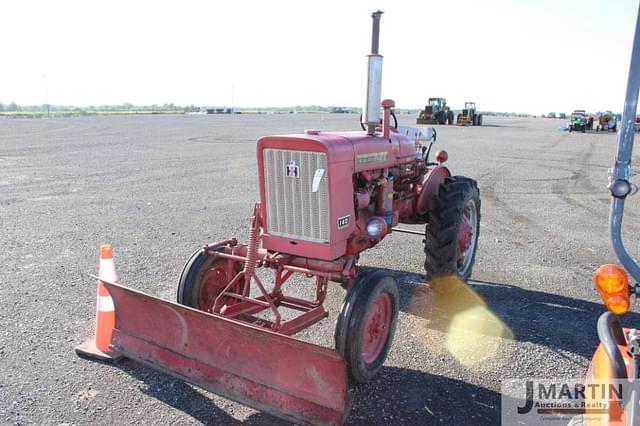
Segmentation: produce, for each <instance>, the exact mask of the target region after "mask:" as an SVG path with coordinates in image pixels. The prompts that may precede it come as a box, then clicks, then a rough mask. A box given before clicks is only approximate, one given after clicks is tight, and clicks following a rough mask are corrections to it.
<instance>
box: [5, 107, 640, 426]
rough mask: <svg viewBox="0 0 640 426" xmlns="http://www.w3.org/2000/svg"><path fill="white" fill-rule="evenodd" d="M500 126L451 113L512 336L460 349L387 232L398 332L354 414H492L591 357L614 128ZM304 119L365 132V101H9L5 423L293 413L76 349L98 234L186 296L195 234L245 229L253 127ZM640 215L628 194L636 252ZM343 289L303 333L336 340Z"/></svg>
mask: <svg viewBox="0 0 640 426" xmlns="http://www.w3.org/2000/svg"><path fill="white" fill-rule="evenodd" d="M413 120H414V118H413V117H409V116H404V117H400V121H401V124H406V125H412V123H413V122H414V121H413ZM485 124H486V125H485V126H483V127H481V128H471V127H466V128H463V127H453V126H452V127H444V126H440V127H439V128H438V147H439V148H445V149H447V150H448V152H449V158H450V160H449V163H448V164H449V166H450V167H451V169H452V170H453V172H454V174H462V175H467V176H470V177H474V178H476V179H477V180H478V182H479V186H480V190H481V197H482V215H483V217H482V228H481V229H482V230H481V237H480V246H479V251H478V256H477V258H476V266H475V269H474V273H473V281H472V282H471V284H472V287H473V289H474V290H475V291H476V292H477V293H478V294H479V295H480V296H481V297H482V298H483V299H484V300H485V302H486V303H487V305H488V307H489V308H490V309H491V310H492V311H493V312H494V313H495V315H497V317H499V318H500V319H501V320H502V321H503V322H504V323H505V324H506V325H507V326H508V327H509V328H510V330H511V332H512V334H513V337H512V338H508V337H505V338H495V337H491V336H479V337H478V336H476V338H473V337H471V338H469V339H468V341H466V343H465V347H464V349H466V350H467V351H470V352H471V353H473V354H476V355H477V354H480V355H483V357H482V360H481V361H479V362H470V361H469V360H468V359H467V358H460V357H459V356H458V357H456V356H455V354H452V353H450V351H447V350H444V349H443V348H445V347H448V346H447V342H448V340H447V339H449V337H450V336H449V335H448V329H447V327H446V326H443V325H446V324H447V322H446V321H438V318H437V316H438V315H440V314H439V313H437V312H427V311H425V310H423V309H422V310H421V309H415V307H416V306H419V305H420V303H421V301H424V300H425V299H428V298H429V297H430V296H429V293H428V292H427V291H424V288H423V287H422V286H421V285H420V283H421V282H422V281H423V279H422V263H423V260H424V259H423V252H422V244H421V241H420V237H416V236H411V235H402V234H397V235H392V236H390V237H389V238H388V239H387V240H386V241H385V242H384V243H383V244H381V245H380V246H378V247H376V248H375V249H373V250H371V251H370V252H367V253H365V254H364V256H363V257H362V261H361V263H362V264H363V265H367V266H371V267H375V268H382V269H387V270H389V271H390V272H391V273H393V274H394V275H395V276H396V277H397V278H398V280H399V281H400V288H401V295H402V313H401V317H400V323H399V327H398V332H397V333H396V338H395V341H394V346H393V348H392V351H391V353H390V356H389V358H388V360H387V364H386V366H385V367H384V369H383V370H382V373H381V374H380V375H379V376H378V377H377V378H376V379H375V380H374V381H373V382H372V383H370V384H368V385H366V386H361V387H357V388H355V389H354V390H353V408H352V411H351V415H350V417H349V419H348V421H347V423H348V424H353V425H360V424H367V425H371V424H457V425H460V424H496V423H499V421H500V381H501V380H502V379H505V378H520V377H580V376H582V375H583V374H584V371H585V369H586V366H587V363H588V359H589V357H590V354H591V352H592V351H593V349H594V348H595V345H596V343H597V337H596V332H595V324H596V320H597V317H598V315H599V313H601V312H602V311H603V306H602V304H601V303H600V301H599V299H598V297H597V294H596V291H595V290H594V289H593V285H592V281H591V276H592V273H593V271H594V270H595V268H596V267H597V266H598V265H600V264H602V263H605V262H611V261H614V260H615V257H614V255H613V252H612V250H611V248H610V243H609V238H608V232H607V216H608V202H609V197H608V193H607V190H606V183H607V168H608V167H611V164H612V158H613V154H614V150H615V142H616V137H615V135H614V134H595V133H594V134H575V133H571V134H569V133H566V132H560V131H558V126H559V125H560V124H562V123H561V122H560V121H559V120H543V119H515V118H514V119H505V118H501V119H498V118H493V119H492V118H490V117H485ZM307 128H319V129H326V130H347V129H352V130H355V129H356V128H357V117H356V116H355V115H349V114H346V115H342V114H336V115H328V114H326V115H320V114H317V115H311V114H310V115H235V116H187V115H185V116H130V117H129V116H127V117H125V116H121V117H86V118H85V117H82V118H65V119H50V120H39V119H33V120H28V119H27V120H20V119H0V226H1V228H0V229H1V230H2V234H1V237H0V248H1V249H0V264H1V265H2V268H1V269H0V321H1V324H2V327H0V424H5V423H6V424H52V425H55V424H61V423H65V424H81V425H86V424H140V423H144V424H181V425H182V424H199V423H205V424H239V423H243V424H245V423H246V424H249V425H258V424H259V425H267V424H268V425H271V424H281V423H282V422H280V421H279V420H277V419H275V418H273V417H271V416H268V415H265V414H262V413H259V412H256V411H254V410H251V409H248V408H246V407H244V406H241V405H239V404H236V403H233V402H230V401H228V400H225V399H223V398H220V397H217V396H214V395H211V394H209V393H208V392H205V391H203V390H201V389H199V388H195V387H192V386H190V385H187V384H185V383H183V382H180V381H177V380H174V379H172V378H170V377H167V376H165V375H163V374H160V373H156V372H155V371H153V370H150V369H148V368H146V367H143V366H141V365H139V364H137V363H135V362H133V361H124V362H122V363H120V364H118V365H116V366H113V365H109V364H104V363H99V362H91V361H87V360H84V359H81V358H78V357H77V356H76V355H75V353H74V347H75V346H76V345H77V344H79V343H81V342H82V341H83V340H85V339H86V338H87V337H89V336H91V335H92V333H93V328H94V315H95V283H94V282H93V280H92V279H90V278H89V277H87V275H86V274H87V273H95V272H96V269H97V258H98V248H99V245H100V244H101V243H104V242H110V243H112V244H113V245H114V251H115V261H116V267H117V268H118V271H119V273H120V277H121V280H122V282H123V284H125V285H129V286H132V287H135V288H138V289H141V290H143V291H147V292H149V293H151V294H154V295H157V296H161V297H164V298H169V299H173V298H174V297H175V289H176V281H177V278H178V275H179V273H180V269H181V267H182V265H183V263H184V261H185V260H186V259H187V258H188V256H189V255H190V254H191V253H192V252H193V251H194V250H195V249H196V248H197V247H199V246H201V245H202V244H203V243H206V242H211V241H214V240H221V239H223V238H226V237H228V236H232V235H237V236H238V237H239V238H240V239H242V240H246V233H247V228H248V225H249V222H248V218H249V216H250V213H251V210H252V206H253V203H254V202H255V201H256V200H257V199H258V185H257V178H256V160H255V145H254V144H255V141H256V140H257V138H258V137H260V136H262V135H266V134H281V133H294V132H300V131H302V130H304V129H307ZM638 214H639V209H638V207H637V203H635V200H634V199H631V201H630V202H629V205H628V208H627V216H626V224H627V226H626V228H627V230H628V231H629V232H628V238H627V240H628V241H629V242H630V249H631V251H632V252H635V253H640V245H639V244H638V240H637V239H634V238H630V237H629V236H631V235H638V232H639V231H640V227H639V226H638V225H637V223H633V222H635V221H636V219H637V218H638ZM342 296H343V292H342V290H341V289H340V288H337V286H335V287H332V288H331V289H330V294H329V296H328V298H327V303H326V305H327V308H328V309H329V310H330V313H331V315H330V317H329V319H327V320H325V321H323V322H322V323H320V324H319V325H317V326H315V327H314V328H313V329H311V330H308V331H305V332H304V333H302V334H301V337H302V338H304V339H306V340H310V341H313V342H316V343H320V344H324V345H328V346H330V345H331V344H332V341H333V326H334V321H335V317H336V315H335V314H336V313H337V311H338V310H339V307H340V303H341V301H342ZM627 317H628V318H627V322H633V321H635V322H636V323H637V321H638V315H637V314H629V315H628V316H627ZM158 326H160V327H161V326H162V325H161V324H159V325H158ZM489 334H490V333H489ZM489 350H491V351H490V352H491V353H486V352H488V351H489ZM487 355H490V356H487Z"/></svg>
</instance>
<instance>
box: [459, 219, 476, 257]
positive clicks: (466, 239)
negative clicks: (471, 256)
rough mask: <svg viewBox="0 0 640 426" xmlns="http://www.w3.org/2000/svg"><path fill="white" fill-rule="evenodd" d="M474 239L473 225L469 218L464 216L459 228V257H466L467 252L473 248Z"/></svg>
mask: <svg viewBox="0 0 640 426" xmlns="http://www.w3.org/2000/svg"><path fill="white" fill-rule="evenodd" d="M472 238H473V226H472V225H471V221H470V220H469V218H468V217H467V216H466V215H464V214H463V215H462V217H461V218H460V226H459V227H458V256H464V255H465V254H467V251H468V250H469V247H470V246H471V240H472Z"/></svg>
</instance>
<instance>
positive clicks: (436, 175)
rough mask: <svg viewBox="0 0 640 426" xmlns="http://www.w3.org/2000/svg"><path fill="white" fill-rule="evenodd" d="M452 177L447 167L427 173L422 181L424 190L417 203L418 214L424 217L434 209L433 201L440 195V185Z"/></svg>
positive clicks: (437, 168) (436, 167)
mask: <svg viewBox="0 0 640 426" xmlns="http://www.w3.org/2000/svg"><path fill="white" fill-rule="evenodd" d="M450 176H451V172H450V171H449V169H448V168H446V167H445V166H435V167H434V168H433V169H431V170H430V171H429V173H427V175H426V176H425V177H424V180H423V181H422V190H421V191H420V194H418V200H417V201H416V213H417V214H418V215H420V216H424V215H425V214H427V212H429V210H430V209H431V208H432V207H433V206H432V204H433V199H434V198H435V196H436V195H438V190H439V189H440V184H442V183H444V181H445V179H446V178H448V177H450Z"/></svg>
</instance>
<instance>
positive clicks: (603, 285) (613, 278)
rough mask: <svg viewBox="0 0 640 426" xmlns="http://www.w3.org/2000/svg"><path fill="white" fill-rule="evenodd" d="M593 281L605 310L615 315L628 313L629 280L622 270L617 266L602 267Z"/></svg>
mask: <svg viewBox="0 0 640 426" xmlns="http://www.w3.org/2000/svg"><path fill="white" fill-rule="evenodd" d="M593 280H594V281H595V283H596V288H597V289H598V292H599V293H600V297H602V300H604V303H605V304H606V305H607V309H609V310H610V311H611V312H613V313H614V314H616V315H623V314H625V313H627V312H628V311H629V278H628V277H627V273H626V272H625V270H624V269H622V268H621V267H620V266H618V265H612V264H608V265H602V266H601V267H599V268H598V270H597V271H596V273H595V275H594V277H593Z"/></svg>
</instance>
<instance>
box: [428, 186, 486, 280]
mask: <svg viewBox="0 0 640 426" xmlns="http://www.w3.org/2000/svg"><path fill="white" fill-rule="evenodd" d="M469 197H477V208H478V224H479V223H480V191H479V189H478V184H477V183H476V181H475V180H473V179H470V178H467V177H464V176H453V177H448V178H447V179H446V180H445V181H444V183H442V184H441V185H440V189H439V191H438V195H437V197H436V198H435V200H434V208H433V209H432V210H431V211H430V212H429V222H428V224H427V226H426V232H425V234H426V238H425V247H424V252H425V263H424V268H425V271H426V278H427V281H428V280H431V279H433V278H435V277H438V276H442V275H451V274H457V272H458V268H457V256H458V253H457V241H458V226H459V222H460V216H461V215H462V212H463V210H464V206H465V204H466V201H467V200H468V198H469ZM479 234H480V227H479V226H478V230H477V234H476V236H477V237H479V236H480V235H479ZM477 240H478V239H477V238H476V244H477ZM474 256H475V251H474ZM474 260H475V259H472V264H471V267H470V268H469V271H468V273H467V274H466V276H463V277H462V278H464V279H468V278H469V276H470V275H471V270H472V269H473V261H474Z"/></svg>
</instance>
